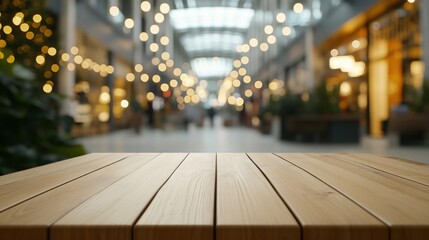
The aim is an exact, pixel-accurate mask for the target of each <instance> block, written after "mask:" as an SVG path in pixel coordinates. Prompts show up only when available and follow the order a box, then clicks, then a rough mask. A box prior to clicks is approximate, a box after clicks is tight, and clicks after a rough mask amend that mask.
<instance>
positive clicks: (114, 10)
mask: <svg viewBox="0 0 429 240" xmlns="http://www.w3.org/2000/svg"><path fill="white" fill-rule="evenodd" d="M109 13H110V15H112V16H118V14H119V8H118V6H111V7H110V8H109Z"/></svg>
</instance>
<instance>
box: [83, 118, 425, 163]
mask: <svg viewBox="0 0 429 240" xmlns="http://www.w3.org/2000/svg"><path fill="white" fill-rule="evenodd" d="M206 125H207V124H206ZM78 142H80V143H82V144H84V146H85V148H86V150H87V151H88V152H368V153H376V154H382V155H387V156H394V157H399V158H405V159H410V160H416V161H420V162H425V163H429V147H399V146H392V145H389V143H388V142H387V141H386V140H383V139H373V138H370V137H364V139H363V140H362V142H361V144H351V145H348V144H341V145H339V144H308V143H294V142H284V141H280V140H277V139H276V138H275V137H273V136H272V135H262V134H260V133H259V132H258V131H256V130H254V129H249V128H244V127H229V128H225V127H222V126H221V124H220V122H219V121H218V122H217V124H215V127H214V128H211V127H204V128H197V127H195V126H194V125H190V126H189V128H188V130H187V131H186V130H170V131H166V130H160V129H143V131H142V132H141V133H140V134H139V135H137V134H135V133H134V132H133V131H132V130H123V131H116V132H113V133H111V134H105V135H99V136H93V137H86V138H80V139H78Z"/></svg>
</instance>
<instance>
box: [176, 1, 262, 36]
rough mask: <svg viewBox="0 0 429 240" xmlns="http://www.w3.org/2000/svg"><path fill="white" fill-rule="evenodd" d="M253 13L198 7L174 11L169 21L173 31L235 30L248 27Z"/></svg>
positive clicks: (224, 8) (232, 8)
mask: <svg viewBox="0 0 429 240" xmlns="http://www.w3.org/2000/svg"><path fill="white" fill-rule="evenodd" d="M254 14H255V11H254V10H253V9H249V8H234V7H200V8H183V9H174V10H172V11H171V12H170V20H171V24H172V25H173V27H174V29H176V30H178V31H181V30H187V29H191V28H235V29H242V30H245V29H247V28H248V27H249V25H250V22H251V20H252V18H253V15H254Z"/></svg>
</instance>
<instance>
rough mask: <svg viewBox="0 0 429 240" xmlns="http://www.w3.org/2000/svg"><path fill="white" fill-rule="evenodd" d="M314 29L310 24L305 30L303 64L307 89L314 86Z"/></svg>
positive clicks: (311, 88) (309, 89) (310, 89)
mask: <svg viewBox="0 0 429 240" xmlns="http://www.w3.org/2000/svg"><path fill="white" fill-rule="evenodd" d="M313 51H314V30H313V27H312V26H311V25H310V26H308V27H307V29H306V30H305V65H306V69H307V74H306V76H307V90H308V91H310V92H311V91H312V90H313V88H314V54H313Z"/></svg>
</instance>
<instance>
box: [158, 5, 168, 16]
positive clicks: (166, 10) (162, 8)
mask: <svg viewBox="0 0 429 240" xmlns="http://www.w3.org/2000/svg"><path fill="white" fill-rule="evenodd" d="M159 10H160V11H161V12H162V13H164V14H167V13H169V12H170V5H168V3H162V4H161V5H160V6H159Z"/></svg>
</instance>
